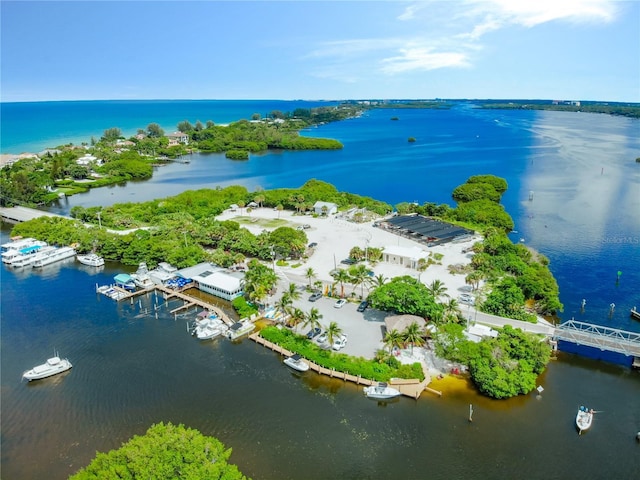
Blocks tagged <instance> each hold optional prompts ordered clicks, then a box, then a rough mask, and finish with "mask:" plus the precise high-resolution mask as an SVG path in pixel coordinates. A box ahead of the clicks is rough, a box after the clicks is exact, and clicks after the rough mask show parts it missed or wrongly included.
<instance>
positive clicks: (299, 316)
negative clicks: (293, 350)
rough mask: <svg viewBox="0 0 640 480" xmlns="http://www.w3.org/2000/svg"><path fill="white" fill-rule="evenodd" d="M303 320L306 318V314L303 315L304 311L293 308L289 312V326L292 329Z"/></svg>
mask: <svg viewBox="0 0 640 480" xmlns="http://www.w3.org/2000/svg"><path fill="white" fill-rule="evenodd" d="M305 318H306V314H305V313H304V311H302V309H300V308H293V309H292V310H291V311H290V312H289V325H291V326H292V327H295V326H296V325H298V324H299V323H301V322H304V319H305Z"/></svg>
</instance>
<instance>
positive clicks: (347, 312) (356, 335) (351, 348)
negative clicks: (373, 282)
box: [293, 292, 386, 358]
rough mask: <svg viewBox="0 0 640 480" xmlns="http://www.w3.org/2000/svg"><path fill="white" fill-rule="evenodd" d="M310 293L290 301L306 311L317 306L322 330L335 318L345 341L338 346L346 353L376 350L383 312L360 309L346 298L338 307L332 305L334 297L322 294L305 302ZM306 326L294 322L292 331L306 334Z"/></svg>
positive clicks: (366, 353)
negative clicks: (318, 297) (294, 328)
mask: <svg viewBox="0 0 640 480" xmlns="http://www.w3.org/2000/svg"><path fill="white" fill-rule="evenodd" d="M310 295H311V294H310V293H308V292H302V296H301V298H300V299H299V300H296V301H294V302H293V305H294V306H295V307H297V308H300V309H302V310H304V311H305V312H308V311H309V310H311V308H317V309H318V311H319V312H320V315H322V318H321V319H320V325H321V327H320V328H321V329H322V331H324V330H326V328H327V327H328V326H329V323H331V322H336V323H337V324H338V325H340V328H342V332H343V333H344V334H346V335H347V345H346V346H345V348H343V349H342V350H340V351H341V352H343V353H346V354H348V355H354V356H357V357H365V358H373V357H374V356H375V353H376V350H377V349H379V348H381V347H382V337H383V331H384V317H385V315H386V314H385V313H384V312H380V311H378V310H374V309H371V308H367V309H366V310H365V311H364V312H363V313H360V312H358V311H357V308H358V305H359V302H357V303H351V302H347V304H346V305H344V306H343V307H342V308H335V307H334V304H335V303H336V301H337V300H336V299H334V298H327V297H322V298H320V299H319V300H316V301H315V302H309V300H308V298H309V296H310ZM309 330H310V327H309V326H308V325H307V326H303V324H300V325H298V327H297V329H296V333H300V334H302V335H304V334H306V333H307V332H308V331H309Z"/></svg>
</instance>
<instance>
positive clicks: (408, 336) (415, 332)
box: [402, 322, 424, 353]
mask: <svg viewBox="0 0 640 480" xmlns="http://www.w3.org/2000/svg"><path fill="white" fill-rule="evenodd" d="M402 338H404V341H405V342H406V343H408V344H409V345H411V353H413V347H414V345H415V346H418V347H421V346H422V345H424V332H423V331H422V328H421V327H420V326H419V325H418V324H417V323H416V322H413V323H412V324H411V325H409V326H408V327H407V328H405V329H404V332H402Z"/></svg>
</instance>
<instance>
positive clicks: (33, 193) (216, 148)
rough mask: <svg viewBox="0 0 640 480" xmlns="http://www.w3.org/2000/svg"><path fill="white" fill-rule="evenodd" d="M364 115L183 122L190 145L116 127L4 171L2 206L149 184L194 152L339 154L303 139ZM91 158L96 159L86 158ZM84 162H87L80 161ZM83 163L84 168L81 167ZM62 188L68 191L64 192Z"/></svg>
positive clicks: (0, 173)
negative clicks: (163, 168) (157, 168)
mask: <svg viewBox="0 0 640 480" xmlns="http://www.w3.org/2000/svg"><path fill="white" fill-rule="evenodd" d="M363 109H364V107H362V106H358V105H347V104H344V105H338V106H335V107H319V108H312V109H296V110H295V111H294V112H293V113H282V112H277V111H274V112H272V113H271V115H270V117H269V118H265V119H260V118H259V115H258V118H257V119H255V120H253V121H248V120H240V121H238V122H234V123H231V124H230V125H228V126H216V125H215V124H214V123H213V122H212V121H208V122H207V123H206V126H205V125H203V124H202V123H201V122H199V121H198V122H196V124H195V125H192V124H191V123H189V122H188V121H186V120H185V121H183V122H180V123H179V124H178V125H177V128H178V130H179V131H180V132H182V133H184V134H185V137H186V141H185V140H184V139H179V142H180V143H178V141H177V140H176V139H175V138H174V137H172V139H171V140H170V138H169V137H167V136H165V132H164V130H163V129H162V128H161V127H160V126H159V125H158V124H157V123H151V124H149V125H148V126H147V127H146V129H139V130H138V133H137V134H136V135H134V136H132V137H130V138H128V139H125V138H124V137H123V136H122V132H121V130H120V129H119V128H117V127H112V128H108V129H107V130H105V131H104V133H103V135H102V137H101V138H100V140H98V141H96V140H95V139H94V138H92V139H91V145H89V144H86V143H83V144H82V145H81V146H74V145H72V144H70V145H64V146H60V147H58V148H57V149H54V150H50V151H48V152H47V153H46V154H45V155H43V157H42V158H38V157H34V158H29V159H22V160H20V161H18V162H15V163H14V164H13V165H10V166H7V167H6V168H3V169H1V170H0V192H2V194H1V195H0V205H3V206H11V205H31V206H34V205H42V204H46V203H49V202H51V201H53V200H55V199H56V198H57V197H58V194H59V193H65V194H66V195H73V194H74V193H79V192H85V191H87V190H88V189H89V188H98V187H103V186H107V185H114V184H120V183H122V182H126V181H129V180H145V179H148V178H151V176H152V174H153V169H152V165H154V164H157V163H159V162H164V161H167V160H169V159H173V158H177V157H179V156H182V155H185V154H187V153H190V152H192V151H194V150H195V151H202V152H219V153H223V152H225V155H226V157H227V158H229V159H232V160H248V159H249V154H250V153H255V152H264V151H267V150H269V149H285V150H335V149H341V148H342V144H341V143H340V142H338V141H337V140H332V139H324V138H310V137H303V136H300V134H299V131H300V130H302V129H304V128H306V127H309V126H311V125H317V124H321V123H326V122H333V121H338V120H343V119H345V118H350V117H353V116H356V115H357V114H358V113H359V112H361V111H362V110H363ZM86 155H91V157H86ZM83 156H85V159H83V160H80V158H81V157H83ZM78 161H80V162H81V163H80V164H78ZM59 187H65V190H64V192H63V191H61V190H60V189H59Z"/></svg>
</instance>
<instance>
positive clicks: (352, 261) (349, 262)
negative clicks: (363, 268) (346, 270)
mask: <svg viewBox="0 0 640 480" xmlns="http://www.w3.org/2000/svg"><path fill="white" fill-rule="evenodd" d="M357 262H358V261H357V260H356V259H355V258H345V259H344V260H340V263H343V264H345V265H353V264H355V263H357Z"/></svg>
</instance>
